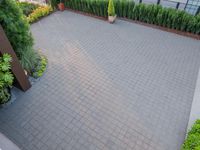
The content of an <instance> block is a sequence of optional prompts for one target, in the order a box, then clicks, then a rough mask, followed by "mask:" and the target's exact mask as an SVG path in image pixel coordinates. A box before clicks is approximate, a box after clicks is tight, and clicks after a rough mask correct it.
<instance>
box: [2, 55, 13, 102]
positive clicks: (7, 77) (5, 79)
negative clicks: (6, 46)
mask: <svg viewBox="0 0 200 150" xmlns="http://www.w3.org/2000/svg"><path fill="white" fill-rule="evenodd" d="M11 61H12V58H11V56H10V55H9V54H3V56H2V57H0V104H4V103H6V102H7V101H8V100H9V99H10V93H9V90H8V88H9V87H11V86H12V84H13V80H14V77H13V74H12V73H11V71H10V69H11V64H10V63H11Z"/></svg>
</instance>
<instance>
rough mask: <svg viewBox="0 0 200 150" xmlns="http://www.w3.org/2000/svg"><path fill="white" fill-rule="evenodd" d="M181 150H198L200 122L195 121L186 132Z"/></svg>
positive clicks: (199, 145)
mask: <svg viewBox="0 0 200 150" xmlns="http://www.w3.org/2000/svg"><path fill="white" fill-rule="evenodd" d="M181 150H200V120H197V121H196V122H195V124H194V125H193V126H192V129H191V130H190V131H189V132H188V135H187V138H186V140H185V142H184V144H183V146H182V148H181Z"/></svg>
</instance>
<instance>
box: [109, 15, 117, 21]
mask: <svg viewBox="0 0 200 150" xmlns="http://www.w3.org/2000/svg"><path fill="white" fill-rule="evenodd" d="M116 18H117V16H116V15H115V16H108V22H110V23H113V22H115V19H116Z"/></svg>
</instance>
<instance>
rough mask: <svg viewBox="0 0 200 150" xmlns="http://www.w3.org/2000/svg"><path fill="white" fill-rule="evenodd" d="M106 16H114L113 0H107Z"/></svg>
mask: <svg viewBox="0 0 200 150" xmlns="http://www.w3.org/2000/svg"><path fill="white" fill-rule="evenodd" d="M108 16H115V7H114V3H113V0H109V2H108Z"/></svg>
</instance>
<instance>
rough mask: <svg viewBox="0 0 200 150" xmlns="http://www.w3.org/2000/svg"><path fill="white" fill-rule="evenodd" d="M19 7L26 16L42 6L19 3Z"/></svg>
mask: <svg viewBox="0 0 200 150" xmlns="http://www.w3.org/2000/svg"><path fill="white" fill-rule="evenodd" d="M17 5H18V6H19V7H20V8H21V9H22V11H23V14H24V15H25V16H28V15H30V14H31V13H32V12H33V11H34V10H35V9H36V8H38V7H39V6H40V5H38V4H33V3H28V2H17Z"/></svg>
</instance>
